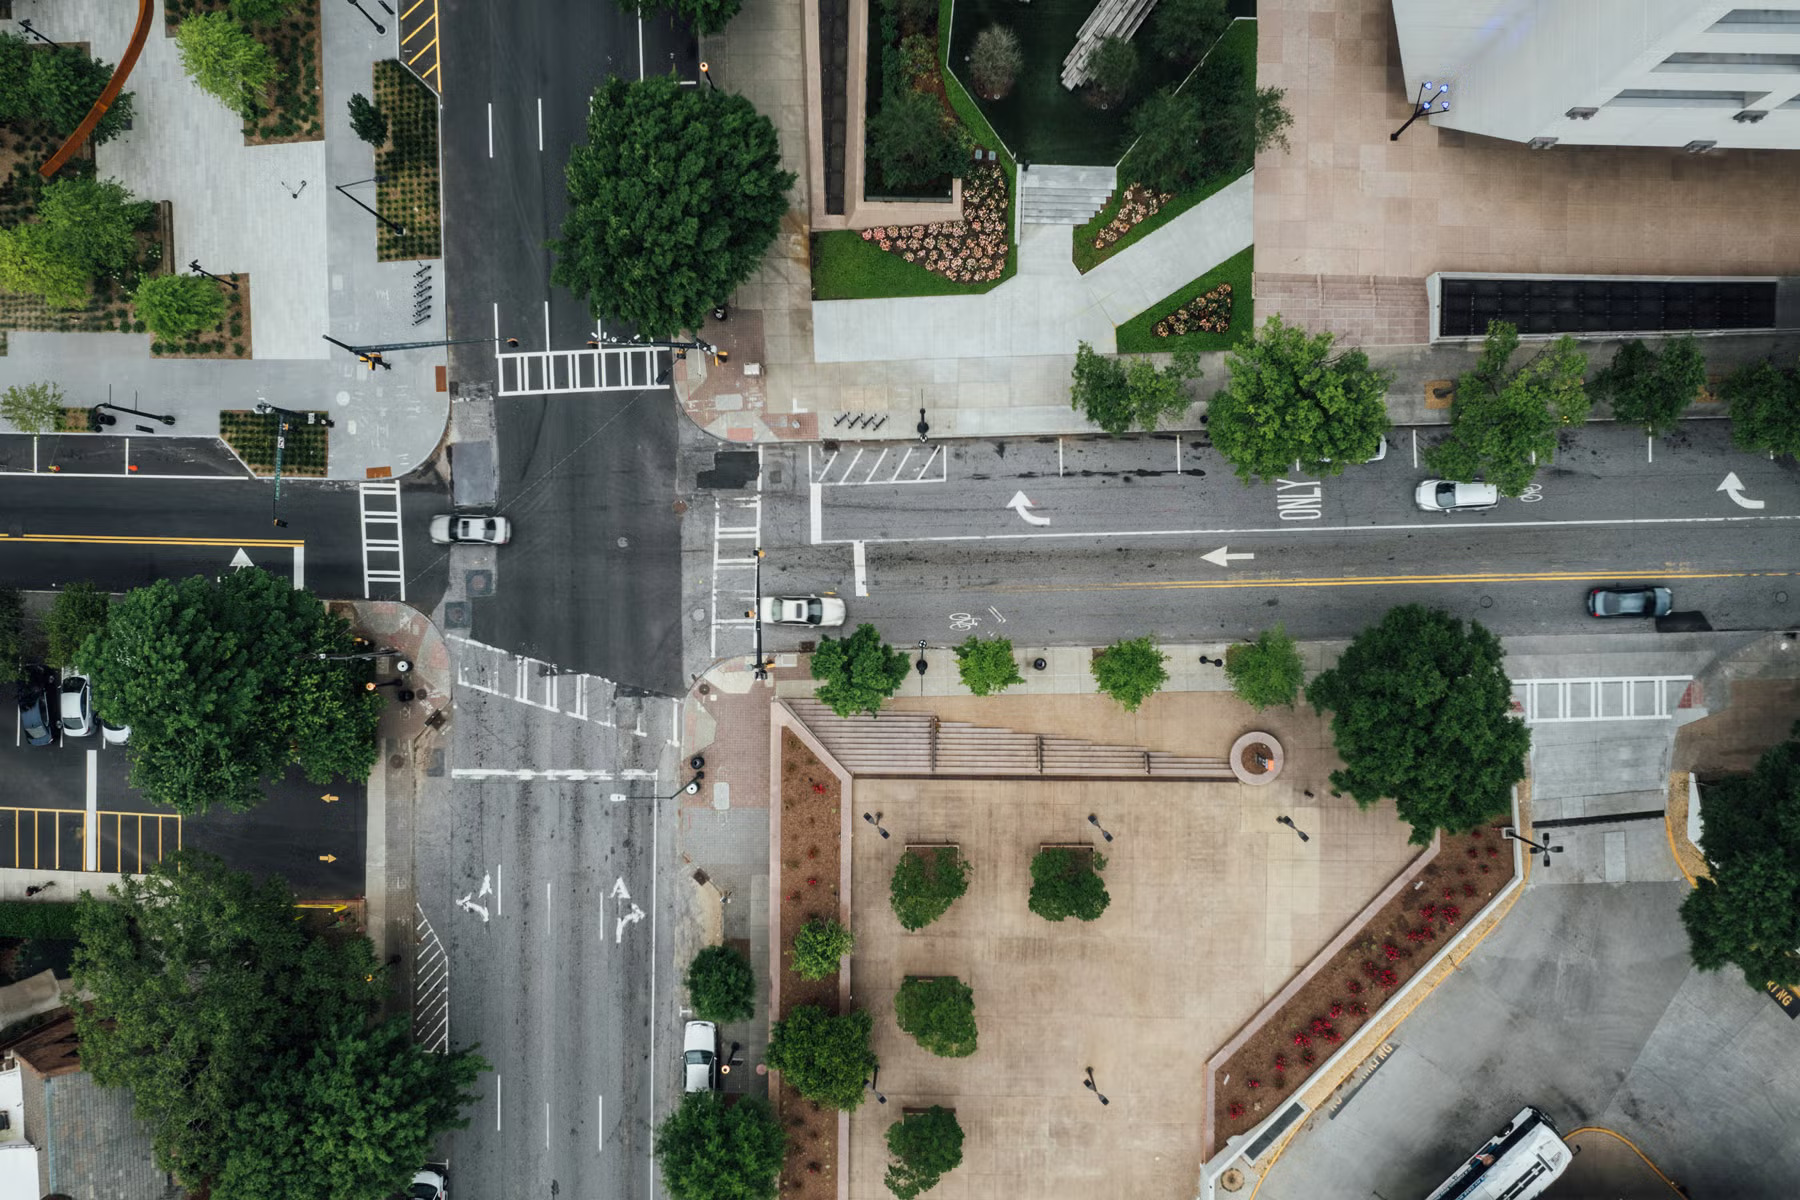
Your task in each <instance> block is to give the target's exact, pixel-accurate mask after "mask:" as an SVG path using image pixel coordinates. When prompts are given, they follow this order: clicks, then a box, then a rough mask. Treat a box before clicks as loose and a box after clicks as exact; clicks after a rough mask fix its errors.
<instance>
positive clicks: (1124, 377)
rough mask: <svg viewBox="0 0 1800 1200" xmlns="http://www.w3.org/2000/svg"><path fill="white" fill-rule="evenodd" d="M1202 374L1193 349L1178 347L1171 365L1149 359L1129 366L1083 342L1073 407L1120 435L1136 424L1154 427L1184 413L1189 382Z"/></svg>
mask: <svg viewBox="0 0 1800 1200" xmlns="http://www.w3.org/2000/svg"><path fill="white" fill-rule="evenodd" d="M1199 376H1200V358H1199V355H1197V354H1195V353H1194V352H1193V351H1191V350H1183V351H1177V352H1176V353H1175V355H1174V358H1173V360H1172V361H1171V362H1170V363H1169V365H1168V366H1166V367H1162V368H1158V367H1157V366H1156V365H1155V364H1154V363H1152V362H1151V361H1150V360H1149V359H1147V358H1133V359H1131V360H1130V362H1129V364H1127V363H1126V361H1125V360H1123V359H1119V358H1108V357H1106V356H1105V355H1103V354H1100V353H1098V352H1096V351H1095V350H1094V348H1093V347H1092V346H1090V345H1088V344H1087V343H1086V342H1078V343H1077V344H1076V347H1075V369H1074V371H1073V373H1072V379H1073V383H1072V384H1071V385H1070V388H1069V407H1070V408H1073V409H1076V410H1078V411H1080V412H1081V414H1082V415H1083V416H1085V417H1086V418H1087V419H1088V420H1090V421H1092V422H1093V423H1094V424H1096V425H1098V426H1099V427H1100V428H1101V429H1103V430H1105V431H1106V432H1107V433H1110V434H1112V435H1114V436H1115V437H1116V436H1117V435H1119V434H1121V433H1124V432H1125V431H1126V430H1128V429H1130V428H1131V426H1132V425H1133V424H1134V423H1135V424H1138V425H1141V426H1142V427H1143V428H1144V429H1145V430H1146V431H1150V430H1154V429H1155V428H1156V425H1157V422H1158V421H1160V420H1161V419H1162V418H1163V417H1164V416H1180V415H1181V414H1182V413H1185V412H1186V411H1187V410H1188V409H1189V408H1190V407H1192V405H1193V403H1194V401H1193V397H1191V396H1189V395H1188V392H1187V381H1188V380H1190V379H1197V378H1199Z"/></svg>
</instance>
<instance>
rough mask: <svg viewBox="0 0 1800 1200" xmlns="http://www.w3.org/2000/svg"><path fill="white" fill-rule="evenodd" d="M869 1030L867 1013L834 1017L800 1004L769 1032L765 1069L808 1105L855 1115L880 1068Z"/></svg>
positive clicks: (823, 1011) (808, 1005)
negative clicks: (771, 1070)
mask: <svg viewBox="0 0 1800 1200" xmlns="http://www.w3.org/2000/svg"><path fill="white" fill-rule="evenodd" d="M872 1028H873V1022H872V1021H871V1020H870V1018H869V1014H868V1013H867V1012H864V1011H862V1010H860V1009H859V1010H857V1011H855V1012H849V1013H845V1014H844V1015H842V1016H833V1015H831V1014H830V1013H828V1012H826V1011H825V1010H824V1009H822V1008H820V1007H818V1006H817V1005H814V1004H803V1005H801V1006H799V1007H798V1008H795V1009H794V1010H793V1011H792V1012H790V1013H789V1014H788V1015H787V1019H786V1020H783V1021H777V1022H776V1023H775V1025H774V1027H773V1028H772V1029H770V1030H769V1050H768V1055H767V1057H768V1062H769V1065H770V1066H771V1067H773V1068H775V1069H776V1070H777V1071H780V1072H781V1073H782V1075H783V1076H784V1077H785V1078H786V1079H787V1081H788V1082H789V1083H791V1084H793V1085H794V1089H795V1090H796V1091H798V1092H799V1093H800V1094H801V1095H802V1096H805V1097H806V1098H807V1099H808V1100H814V1101H817V1102H818V1103H819V1104H822V1105H825V1106H827V1107H830V1108H836V1109H841V1110H843V1111H845V1112H851V1111H854V1110H855V1109H856V1107H857V1106H858V1105H860V1104H861V1103H862V1102H863V1096H864V1094H865V1092H864V1088H865V1087H866V1085H867V1083H868V1080H869V1078H870V1076H871V1075H872V1074H873V1073H874V1071H875V1069H876V1068H877V1067H879V1066H880V1065H881V1060H880V1059H879V1058H877V1057H876V1056H875V1052H874V1051H873V1050H871V1049H869V1034H870V1031H871V1030H872Z"/></svg>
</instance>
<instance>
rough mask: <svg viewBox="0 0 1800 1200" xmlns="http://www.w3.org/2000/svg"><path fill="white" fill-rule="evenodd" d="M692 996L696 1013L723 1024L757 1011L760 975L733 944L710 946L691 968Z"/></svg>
mask: <svg viewBox="0 0 1800 1200" xmlns="http://www.w3.org/2000/svg"><path fill="white" fill-rule="evenodd" d="M687 989H688V1000H689V1002H690V1003H691V1004H692V1005H693V1008H694V1015H695V1016H696V1017H698V1018H700V1019H701V1020H702V1021H715V1022H717V1023H719V1024H721V1025H724V1024H729V1023H730V1022H732V1021H747V1020H749V1019H750V1018H751V1017H753V1016H755V1015H756V975H755V973H754V972H752V971H751V970H750V962H749V960H748V959H746V958H745V957H744V956H743V955H742V954H739V953H738V952H737V951H736V950H733V949H732V948H731V947H730V946H708V947H706V948H705V949H704V950H702V951H700V953H698V954H696V955H694V961H693V962H691V963H689V964H688V969H687Z"/></svg>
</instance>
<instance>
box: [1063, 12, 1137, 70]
mask: <svg viewBox="0 0 1800 1200" xmlns="http://www.w3.org/2000/svg"><path fill="white" fill-rule="evenodd" d="M1155 7H1156V0H1101V2H1100V3H1099V4H1097V5H1095V6H1094V11H1093V12H1092V13H1090V14H1088V19H1087V20H1085V21H1083V22H1082V23H1081V32H1079V33H1077V34H1076V35H1075V48H1074V49H1073V50H1071V51H1069V56H1068V57H1067V58H1065V59H1063V69H1062V85H1063V86H1064V87H1066V88H1068V89H1069V90H1070V91H1073V90H1075V89H1076V88H1078V87H1080V86H1081V85H1082V84H1084V83H1086V82H1087V81H1088V69H1087V60H1088V55H1090V54H1092V53H1093V52H1094V47H1095V46H1097V45H1099V44H1100V40H1101V39H1102V38H1108V37H1122V38H1124V39H1125V40H1126V41H1130V40H1131V35H1132V34H1134V33H1136V32H1137V31H1138V26H1139V25H1142V24H1143V23H1144V18H1145V17H1147V16H1149V15H1150V10H1151V9H1153V8H1155Z"/></svg>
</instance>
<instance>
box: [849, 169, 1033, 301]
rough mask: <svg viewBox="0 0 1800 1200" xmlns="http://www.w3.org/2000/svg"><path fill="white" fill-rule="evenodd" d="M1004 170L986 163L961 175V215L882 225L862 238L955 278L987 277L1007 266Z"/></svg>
mask: <svg viewBox="0 0 1800 1200" xmlns="http://www.w3.org/2000/svg"><path fill="white" fill-rule="evenodd" d="M1008 207H1009V206H1008V195H1007V188H1006V174H1005V172H1003V171H1002V170H1001V169H1000V168H999V167H998V166H997V165H994V164H991V163H989V164H984V165H982V166H979V167H976V168H975V169H974V170H972V171H970V172H969V174H968V176H967V177H966V178H965V179H964V180H963V219H962V220H960V221H939V222H936V223H935V224H931V225H882V226H877V227H876V228H874V229H865V230H863V231H862V239H863V241H865V242H869V243H871V244H872V245H874V246H876V247H877V248H878V249H881V250H885V251H887V252H888V253H890V254H895V255H898V256H899V257H900V258H902V259H904V260H905V261H907V262H909V263H915V264H917V265H918V266H921V267H924V268H925V269H926V270H927V271H930V272H931V273H932V274H934V275H941V276H943V277H944V278H945V279H948V280H951V281H953V282H956V283H991V282H993V281H994V280H997V279H999V278H1000V275H1001V272H1003V271H1004V270H1006V252H1007V249H1008V244H1009V242H1008V234H1009V232H1010V229H1011V223H1010V220H1009V215H1008Z"/></svg>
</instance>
